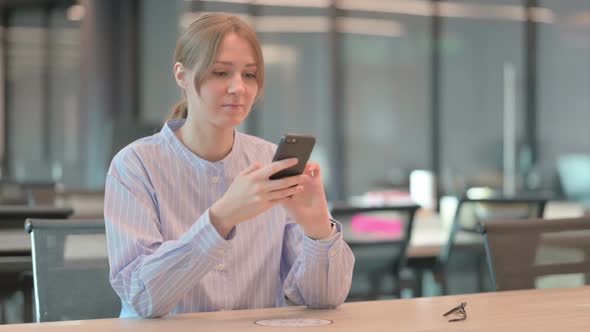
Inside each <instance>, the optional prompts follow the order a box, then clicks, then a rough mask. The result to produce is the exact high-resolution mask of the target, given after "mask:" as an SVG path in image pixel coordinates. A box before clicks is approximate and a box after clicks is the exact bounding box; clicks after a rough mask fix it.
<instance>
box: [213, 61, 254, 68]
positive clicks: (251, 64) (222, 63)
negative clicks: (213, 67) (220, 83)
mask: <svg viewBox="0 0 590 332" xmlns="http://www.w3.org/2000/svg"><path fill="white" fill-rule="evenodd" d="M215 63H216V64H221V65H227V66H233V65H234V63H233V62H231V61H215ZM246 67H258V65H257V64H255V63H248V64H246Z"/></svg>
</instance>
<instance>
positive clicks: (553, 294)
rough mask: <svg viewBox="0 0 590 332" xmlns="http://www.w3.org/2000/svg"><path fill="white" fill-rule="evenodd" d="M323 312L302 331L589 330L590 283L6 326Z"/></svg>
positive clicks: (151, 324)
mask: <svg viewBox="0 0 590 332" xmlns="http://www.w3.org/2000/svg"><path fill="white" fill-rule="evenodd" d="M462 301H465V302H467V307H466V311H467V320H465V321H462V322H453V323H449V322H447V319H446V318H445V317H442V314H443V313H444V312H446V311H447V310H449V309H450V308H452V307H454V306H456V305H458V304H459V303H460V302H462ZM282 318H319V319H327V320H332V321H333V323H332V324H330V325H324V326H318V327H312V328H305V330H303V329H300V331H308V330H314V331H334V330H337V331H362V332H365V331H421V332H426V331H478V332H487V331H490V332H492V331H493V332H497V331H505V332H509V331H518V332H520V331H551V332H554V331H560V332H569V331H576V332H578V331H587V330H588V327H589V326H590V287H582V288H570V289H551V290H529V291H514V292H497V293H480V294H472V295H457V296H444V297H432V298H419V299H408V300H389V301H373V302H353V303H345V304H343V305H342V306H340V307H339V308H337V309H333V310H314V309H307V308H304V307H286V308H273V309H259V310H241V311H225V312H210V313H197V314H185V315H177V316H170V317H167V318H163V319H152V320H149V319H144V320H142V319H102V320H89V321H71V322H57V323H43V324H20V325H6V326H3V327H0V330H6V331H90V332H92V331H96V332H98V331H100V332H103V331H144V332H148V331H157V332H160V331H161V332H164V331H176V332H180V331H190V332H194V331H219V332H225V331H245V332H248V331H279V330H280V331H294V330H295V331H297V330H298V329H297V328H277V327H274V328H269V327H264V326H258V325H255V324H254V322H255V321H257V320H261V319H282Z"/></svg>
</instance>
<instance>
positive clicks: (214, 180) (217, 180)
mask: <svg viewBox="0 0 590 332" xmlns="http://www.w3.org/2000/svg"><path fill="white" fill-rule="evenodd" d="M218 182H219V176H214V177H212V178H211V183H218Z"/></svg>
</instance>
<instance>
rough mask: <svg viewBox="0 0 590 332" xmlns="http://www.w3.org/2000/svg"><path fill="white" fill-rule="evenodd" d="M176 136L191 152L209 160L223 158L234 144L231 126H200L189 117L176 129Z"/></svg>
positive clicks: (213, 160)
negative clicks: (220, 127) (226, 127)
mask: <svg viewBox="0 0 590 332" xmlns="http://www.w3.org/2000/svg"><path fill="white" fill-rule="evenodd" d="M176 136H177V137H178V139H180V141H181V142H182V143H183V144H184V145H185V146H186V147H187V148H188V149H189V150H191V152H192V153H194V154H196V155H197V156H199V157H201V158H203V159H205V160H207V161H211V162H215V161H220V160H222V159H223V158H225V156H227V155H228V154H229V153H230V152H231V149H232V146H233V144H234V129H233V128H230V129H219V128H215V127H214V126H200V125H198V124H196V123H195V121H190V119H187V121H186V122H185V123H184V125H183V126H182V127H180V129H178V130H177V131H176Z"/></svg>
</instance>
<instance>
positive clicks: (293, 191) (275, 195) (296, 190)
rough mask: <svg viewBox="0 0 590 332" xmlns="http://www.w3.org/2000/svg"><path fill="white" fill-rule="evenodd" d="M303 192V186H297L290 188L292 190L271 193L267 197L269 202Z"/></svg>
mask: <svg viewBox="0 0 590 332" xmlns="http://www.w3.org/2000/svg"><path fill="white" fill-rule="evenodd" d="M302 191H303V186H302V185H296V186H294V187H290V188H286V189H281V190H275V191H271V192H269V193H268V194H267V196H266V197H267V199H268V200H269V201H274V200H277V199H282V198H286V197H289V196H293V195H295V194H298V193H300V192H302Z"/></svg>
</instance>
